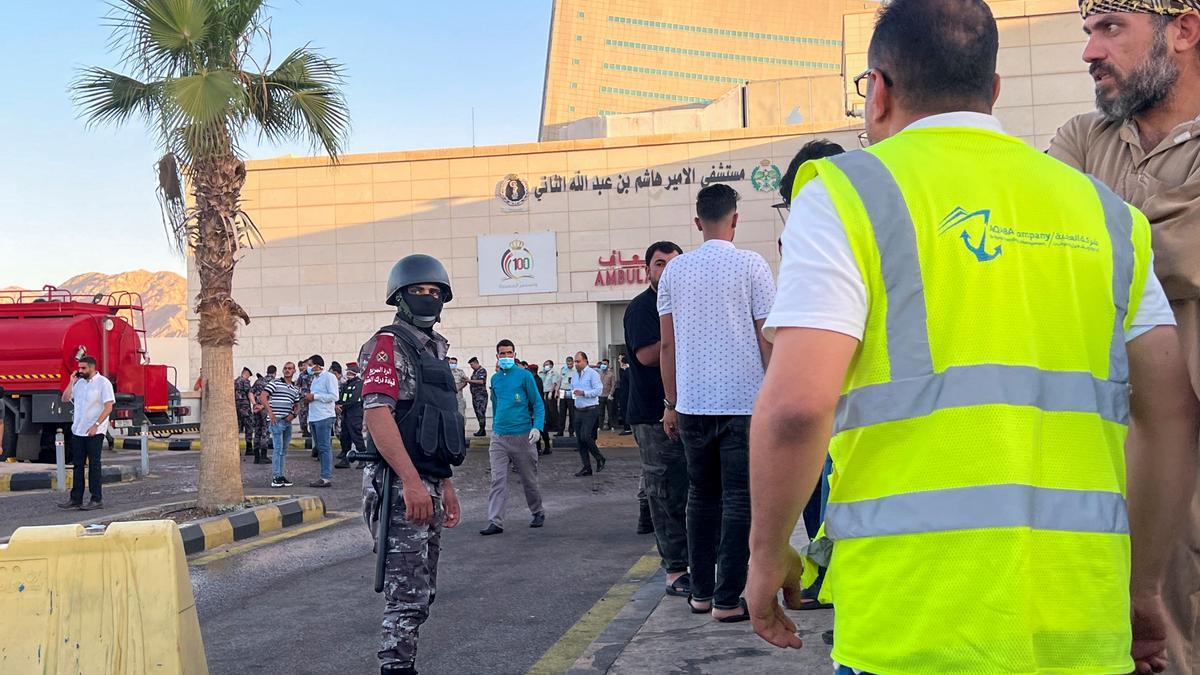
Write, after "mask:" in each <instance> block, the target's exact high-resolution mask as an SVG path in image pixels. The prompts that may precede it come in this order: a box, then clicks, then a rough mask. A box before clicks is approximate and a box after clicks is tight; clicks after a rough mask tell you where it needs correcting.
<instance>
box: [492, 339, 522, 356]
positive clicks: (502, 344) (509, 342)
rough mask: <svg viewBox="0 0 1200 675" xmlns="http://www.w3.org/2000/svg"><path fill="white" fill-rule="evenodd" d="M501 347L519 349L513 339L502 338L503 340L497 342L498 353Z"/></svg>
mask: <svg viewBox="0 0 1200 675" xmlns="http://www.w3.org/2000/svg"><path fill="white" fill-rule="evenodd" d="M501 347H512V348H513V351H514V352H515V351H517V346H516V345H514V344H513V341H512V340H501V341H499V342H497V343H496V353H497V354H499V353H500V348H501Z"/></svg>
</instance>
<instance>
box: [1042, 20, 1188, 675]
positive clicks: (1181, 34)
mask: <svg viewBox="0 0 1200 675" xmlns="http://www.w3.org/2000/svg"><path fill="white" fill-rule="evenodd" d="M1198 11H1200V0H1081V2H1080V12H1081V14H1082V15H1083V18H1084V25H1083V30H1084V32H1086V33H1087V34H1088V35H1089V39H1088V44H1087V47H1086V48H1085V49H1084V52H1083V59H1084V61H1087V62H1088V63H1089V64H1090V70H1089V72H1090V73H1091V74H1092V77H1093V79H1094V80H1095V82H1096V107H1097V108H1098V110H1097V111H1096V112H1093V113H1088V114H1086V115H1079V116H1077V117H1075V118H1073V119H1071V120H1070V121H1068V122H1067V123H1066V124H1065V125H1063V127H1062V128H1061V129H1059V130H1058V133H1057V134H1056V135H1055V137H1054V139H1053V140H1052V141H1051V142H1050V148H1049V153H1050V154H1051V155H1052V156H1054V157H1056V158H1058V159H1059V160H1062V161H1063V162H1066V163H1067V164H1070V165H1072V166H1074V167H1076V168H1078V169H1079V170H1080V171H1084V172H1086V173H1089V174H1092V175H1094V176H1095V177H1096V178H1098V179H1100V180H1101V181H1103V182H1104V183H1106V184H1107V185H1108V186H1109V187H1111V188H1112V189H1113V190H1114V191H1115V192H1116V193H1117V194H1119V195H1121V197H1123V198H1124V199H1125V200H1126V201H1128V202H1129V203H1131V204H1133V205H1134V206H1136V207H1138V208H1139V209H1140V210H1141V211H1142V212H1143V213H1145V214H1146V217H1147V218H1148V219H1149V220H1150V226H1151V229H1152V230H1153V237H1154V238H1153V246H1154V261H1155V264H1154V270H1155V273H1156V274H1157V275H1158V277H1159V279H1160V280H1161V281H1162V285H1163V289H1164V290H1165V291H1166V293H1167V297H1168V298H1169V299H1170V300H1171V308H1172V309H1173V310H1174V312H1175V318H1176V321H1177V322H1178V324H1179V335H1180V339H1181V340H1182V341H1183V348H1184V354H1185V356H1186V358H1187V364H1188V371H1189V375H1190V376H1191V381H1192V387H1193V389H1195V390H1196V391H1197V392H1200V14H1198ZM1188 516H1189V517H1188V519H1187V521H1186V523H1185V524H1184V526H1183V527H1181V528H1180V536H1179V537H1178V538H1177V540H1176V544H1175V546H1174V547H1173V548H1174V550H1172V551H1168V552H1166V555H1167V556H1168V568H1167V574H1166V577H1165V580H1164V585H1163V591H1162V595H1163V600H1164V603H1165V605H1166V608H1167V626H1166V631H1165V637H1166V639H1167V653H1168V659H1169V661H1170V671H1171V672H1174V673H1186V674H1188V675H1192V674H1200V654H1198V653H1197V650H1198V647H1200V645H1197V635H1196V634H1197V628H1198V625H1197V609H1198V608H1197V603H1200V554H1198V552H1200V498H1197V496H1196V495H1193V499H1192V504H1191V509H1190V513H1189V514H1188ZM1135 555H1138V552H1135Z"/></svg>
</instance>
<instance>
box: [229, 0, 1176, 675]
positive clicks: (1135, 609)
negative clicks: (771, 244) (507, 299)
mask: <svg viewBox="0 0 1200 675" xmlns="http://www.w3.org/2000/svg"><path fill="white" fill-rule="evenodd" d="M1080 12H1081V15H1082V18H1083V23H1082V28H1083V30H1084V31H1085V32H1086V33H1087V34H1088V35H1089V39H1088V44H1087V47H1086V49H1085V51H1084V53H1083V55H1082V56H1083V58H1084V60H1086V61H1087V62H1088V63H1089V64H1090V72H1091V74H1092V76H1093V79H1094V81H1095V86H1096V100H1097V107H1098V110H1097V111H1096V112H1095V113H1091V114H1086V115H1081V116H1078V117H1076V118H1074V119H1072V120H1070V121H1069V122H1067V124H1065V125H1064V126H1063V127H1062V128H1061V129H1060V130H1059V133H1058V134H1057V135H1056V136H1055V137H1054V140H1053V141H1052V142H1051V144H1050V148H1049V150H1048V152H1046V153H1043V152H1040V151H1038V150H1037V149H1034V148H1031V147H1030V146H1029V145H1027V144H1025V143H1023V142H1021V141H1020V140H1019V139H1017V138H1014V137H1013V136H1011V135H1009V134H1007V133H1006V132H1005V131H1004V129H1003V127H1002V125H1001V124H1000V122H999V120H997V119H996V117H994V116H993V115H992V108H993V105H994V103H995V101H996V98H997V96H998V95H999V91H1000V88H1001V86H1002V82H1001V81H1000V78H999V76H998V75H997V74H996V60H997V55H998V46H999V38H998V29H997V25H996V22H995V19H994V18H993V16H992V13H991V10H990V9H989V7H988V6H987V5H986V4H985V3H984V2H983V1H982V0H892V2H890V3H887V4H885V5H884V7H883V8H882V9H881V10H880V12H879V15H878V19H877V23H876V26H875V30H874V33H873V37H872V39H871V44H870V47H869V50H868V55H867V57H868V64H869V68H868V69H867V70H866V71H864V72H863V73H862V74H861V75H859V76H858V77H856V78H855V79H854V83H855V86H856V88H857V90H858V93H859V95H861V96H862V97H863V99H864V100H865V106H864V119H865V123H866V133H865V136H866V141H867V142H869V147H866V149H865V150H856V151H852V152H844V151H843V150H842V148H840V147H837V146H836V145H834V144H831V143H828V142H817V143H812V144H809V145H808V146H806V147H805V148H804V149H803V150H802V151H801V153H800V155H799V156H798V157H797V158H796V160H795V161H793V162H792V164H791V166H790V167H789V169H788V171H787V173H786V175H785V180H784V185H783V188H782V190H781V192H782V194H783V197H784V201H785V203H786V204H787V205H788V207H789V209H790V212H789V217H788V220H787V224H786V227H785V228H784V232H783V235H782V237H781V239H780V249H781V253H782V263H781V266H780V270H779V273H778V277H777V278H776V276H775V275H773V274H772V272H771V269H770V267H769V266H768V264H767V263H766V261H765V260H764V259H763V257H762V256H761V255H759V254H758V253H755V252H752V251H748V250H743V249H739V248H737V247H736V246H735V245H734V243H733V242H734V239H735V235H736V233H737V226H738V212H737V203H738V195H737V193H736V191H734V190H733V189H732V188H731V187H729V186H728V185H725V184H720V183H718V184H714V185H710V186H707V187H705V188H704V189H702V190H700V191H699V192H698V194H697V200H696V217H695V221H694V222H695V225H696V227H697V228H698V229H699V231H700V232H701V234H702V235H703V239H704V242H703V244H702V245H700V246H699V247H698V248H696V249H695V250H692V251H687V252H685V251H684V250H683V248H682V247H681V246H679V245H678V244H676V243H673V242H669V241H661V242H656V243H653V244H651V245H650V246H649V248H648V250H647V252H646V258H645V261H646V264H647V267H648V276H649V280H650V282H649V287H648V288H647V289H646V290H645V291H644V292H643V293H642V294H640V295H639V296H637V297H636V298H635V299H634V300H633V301H632V302H631V303H630V305H629V307H628V309H627V311H626V314H625V317H624V326H625V337H626V348H627V351H628V359H625V358H622V359H621V362H620V365H619V367H618V368H616V369H612V368H609V367H608V366H609V365H610V364H609V363H608V362H607V361H605V360H603V359H602V360H601V362H600V364H599V368H593V367H591V365H590V360H589V358H588V355H587V353H585V352H583V351H580V352H577V353H574V354H572V355H570V356H569V357H567V359H566V364H565V365H564V366H563V367H562V368H556V366H555V363H554V362H553V361H550V360H547V361H544V362H542V365H541V368H540V369H539V368H538V367H537V366H536V362H535V364H532V365H531V364H528V363H526V362H524V361H521V360H520V359H519V358H518V356H517V355H518V351H519V347H520V346H519V345H515V344H514V343H513V342H512V341H510V340H502V341H500V342H499V343H498V344H497V345H496V366H495V368H494V372H493V373H492V374H491V375H490V383H491V386H490V388H489V387H488V386H487V385H488V380H489V372H488V368H486V367H485V366H484V365H483V364H482V363H481V362H480V360H479V359H478V358H477V357H476V358H472V359H471V360H470V361H469V365H470V371H469V372H458V371H457V367H456V365H457V360H456V359H453V358H449V359H448V354H447V351H448V349H449V345H448V343H447V342H446V341H445V339H444V338H443V337H442V336H440V335H439V334H438V333H437V332H436V331H434V326H435V325H436V323H437V322H438V321H439V320H440V314H441V310H442V307H443V305H444V304H445V303H447V302H450V301H451V300H452V298H453V292H452V289H451V284H450V279H449V276H448V275H447V274H446V271H445V268H444V267H443V266H442V265H441V263H440V262H438V261H437V260H435V259H433V258H430V257H429V256H424V255H414V256H409V257H407V258H405V259H403V260H401V261H400V262H398V263H397V264H396V266H395V267H394V268H393V270H392V273H391V275H390V277H389V280H388V287H387V297H386V299H385V301H386V302H387V303H388V304H389V305H392V306H394V307H396V309H397V314H396V319H395V321H394V325H392V326H389V327H388V328H385V329H384V330H382V331H380V332H379V333H377V334H376V335H375V336H374V337H372V338H371V340H370V341H368V342H367V344H365V345H364V346H363V349H362V351H361V352H360V354H359V357H358V359H357V362H358V365H361V366H362V367H363V369H364V371H363V381H362V383H361V384H360V385H359V386H360V391H359V392H358V393H357V394H356V396H357V397H358V399H359V402H358V405H359V406H361V407H362V408H365V420H366V426H367V428H368V431H369V434H370V440H371V445H373V446H375V447H376V448H377V450H378V455H379V461H375V462H370V463H368V464H367V466H366V471H365V477H364V517H365V519H366V521H367V523H368V525H369V526H371V527H372V532H373V533H374V532H376V530H375V529H374V528H375V526H376V525H378V524H379V521H380V520H381V519H386V521H387V522H386V523H385V524H387V525H388V527H389V528H390V529H386V541H384V540H378V541H377V542H376V543H377V546H379V547H380V552H381V555H383V556H385V557H386V561H387V568H386V569H387V573H386V579H385V581H384V583H383V584H382V589H383V592H384V593H385V595H386V597H387V600H388V603H387V613H386V615H385V619H384V623H383V629H384V630H383V633H384V639H383V645H382V647H381V649H380V651H379V658H380V661H381V672H382V673H393V674H394V673H405V674H407V673H415V672H416V667H415V661H416V645H417V633H418V630H419V628H420V626H421V624H422V623H424V621H425V619H426V618H427V617H428V611H429V604H430V602H431V601H432V598H433V595H434V591H435V579H436V570H437V561H438V556H439V555H440V535H441V531H442V528H443V527H454V526H455V525H457V523H458V522H459V520H460V518H461V512H460V508H459V503H458V498H457V495H456V493H455V489H454V485H453V483H452V480H451V477H452V474H453V470H452V468H453V467H454V466H457V465H459V464H461V462H462V461H463V458H464V453H463V450H464V448H465V445H466V439H465V438H464V436H465V424H464V421H463V419H464V413H465V402H464V400H463V397H462V393H463V392H464V391H465V390H467V389H468V388H469V390H470V394H471V399H472V400H471V403H472V408H473V411H474V413H475V416H476V419H477V422H478V426H479V429H478V431H477V432H476V435H479V436H483V435H486V433H487V432H486V426H485V425H486V421H487V420H486V411H487V407H488V404H489V402H490V404H491V407H492V410H493V413H494V416H493V429H492V435H491V445H490V450H489V454H490V459H491V472H492V476H491V478H492V489H491V494H490V500H489V513H488V518H489V524H488V527H487V528H486V529H485V530H483V531H482V532H481V534H483V535H495V534H500V533H502V532H503V531H504V511H505V508H504V507H505V499H506V496H507V479H508V474H509V473H510V472H512V471H513V470H515V473H516V474H517V475H518V478H519V479H520V480H521V482H522V484H523V488H524V492H525V497H526V503H527V506H528V508H529V511H530V515H531V518H532V519H531V521H530V527H535V528H537V527H541V526H542V525H543V523H544V522H545V518H546V514H545V511H544V509H543V507H542V501H541V495H540V491H539V489H538V485H537V475H536V466H537V461H538V460H537V453H538V452H549V451H550V449H551V448H550V445H551V444H550V443H547V440H548V439H547V437H548V436H550V434H551V433H553V434H554V435H556V436H562V435H564V434H571V435H573V436H575V438H576V439H577V442H578V449H579V453H580V460H581V464H582V466H581V468H580V470H579V472H578V473H577V474H576V475H577V476H588V475H590V474H592V473H593V471H601V470H603V468H604V466H605V461H606V459H605V456H604V455H603V453H601V452H600V451H599V449H598V448H597V446H596V438H597V429H598V428H601V427H604V428H621V429H622V431H625V430H630V431H632V433H633V435H634V436H635V439H636V441H637V444H638V447H639V449H640V453H641V459H642V465H643V476H642V492H643V494H644V497H645V500H646V509H645V511H646V515H647V520H648V521H649V522H648V523H647V524H648V525H651V526H652V528H653V531H654V534H655V538H656V541H657V545H658V551H659V553H660V555H661V558H662V560H661V564H662V566H663V568H664V569H665V571H666V573H667V576H666V586H665V589H664V592H665V593H666V594H668V595H671V596H680V597H685V598H687V600H686V604H687V608H686V610H685V609H683V603H680V607H681V611H690V612H693V613H698V614H699V613H703V614H708V615H710V616H711V617H712V618H713V619H714V620H715V621H719V622H723V623H730V622H739V621H747V620H749V621H751V622H752V625H753V628H754V630H755V631H756V632H757V633H758V634H759V635H761V636H762V637H763V638H764V639H766V640H767V641H769V642H770V643H772V644H774V645H776V646H779V647H792V648H796V647H800V646H801V644H802V642H801V640H800V637H799V636H798V635H797V634H796V627H795V625H794V623H793V622H792V620H791V619H790V618H789V616H788V615H787V614H786V613H785V612H784V611H783V608H784V607H787V608H790V609H824V608H830V607H832V608H833V611H834V612H835V615H834V616H835V619H834V625H835V630H834V636H833V637H834V643H833V644H834V649H833V656H834V659H835V660H836V662H837V664H835V668H837V669H838V672H839V673H893V672H914V673H915V672H954V673H957V672H964V673H965V672H989V673H990V672H1004V673H1036V672H1089V673H1091V672H1094V673H1127V672H1138V673H1149V672H1162V671H1164V670H1165V669H1167V668H1170V669H1171V672H1177V673H1193V672H1200V670H1198V669H1200V663H1198V661H1197V657H1196V648H1195V646H1194V643H1195V639H1196V635H1195V633H1196V626H1197V617H1196V610H1197V608H1196V606H1195V603H1194V598H1195V597H1197V596H1198V595H1200V562H1198V561H1200V558H1198V557H1197V550H1198V549H1200V545H1198V540H1200V506H1197V501H1196V499H1195V479H1196V466H1197V461H1196V450H1197V440H1198V436H1200V402H1198V401H1197V397H1196V391H1197V390H1200V261H1198V260H1197V258H1196V256H1197V254H1198V253H1197V252H1200V242H1197V241H1196V235H1195V234H1194V233H1195V231H1196V228H1195V222H1196V220H1197V218H1200V159H1198V158H1200V0H1080ZM918 35H919V36H922V39H919V40H917V39H914V36H918ZM864 145H866V143H864ZM1084 172H1086V173H1084ZM777 284H778V292H777ZM1177 326H1178V328H1177ZM1181 340H1182V342H1181ZM626 360H627V361H628V363H626V362H625V361H626ZM306 361H307V364H303V363H302V365H301V367H302V368H303V369H304V373H305V374H306V375H307V376H308V377H309V378H310V379H304V380H302V381H300V382H296V383H293V382H292V378H293V376H294V374H295V367H294V366H293V365H292V364H290V363H289V364H286V365H285V366H284V373H283V376H282V377H279V378H276V379H267V378H260V381H259V382H253V383H251V382H250V379H249V378H250V374H249V372H245V373H243V376H242V377H243V379H244V380H245V382H246V383H247V384H242V383H239V384H238V387H239V391H241V392H246V393H244V394H242V396H243V399H244V400H247V401H248V403H246V404H244V409H245V411H246V415H245V416H246V419H247V420H249V421H248V422H247V423H246V424H247V426H248V427H252V430H251V431H249V432H248V433H250V434H251V437H252V438H253V439H254V443H253V445H254V447H255V448H256V449H257V448H259V447H260V445H261V444H262V438H263V433H262V431H261V430H262V428H264V427H266V428H268V429H269V430H270V432H271V434H272V436H273V438H274V441H275V443H274V445H275V448H276V450H275V456H274V458H273V461H276V462H278V466H277V467H276V470H275V471H274V474H275V477H276V478H278V479H281V480H282V482H283V484H290V483H288V482H287V480H286V478H285V477H284V476H283V464H282V456H281V455H280V452H281V451H280V449H279V448H280V447H283V448H284V449H286V446H287V442H288V435H289V434H290V430H291V422H292V420H293V419H295V418H296V417H297V416H300V418H301V419H302V420H303V419H304V417H303V415H305V414H307V416H308V418H307V420H308V421H307V423H302V429H303V430H305V431H311V433H312V434H313V435H314V439H316V437H317V436H326V437H328V436H329V435H330V433H331V432H330V429H331V426H332V425H333V424H335V423H334V422H332V421H331V419H332V418H333V417H335V416H336V413H337V409H336V408H334V409H333V410H330V407H327V406H329V404H331V403H336V401H337V400H339V399H336V398H331V397H332V396H333V395H332V394H330V392H331V391H335V389H334V387H333V385H332V382H333V381H332V380H331V379H330V376H329V374H328V373H326V372H325V371H324V363H323V361H322V360H321V359H320V357H318V356H314V357H312V358H310V359H307V360H306ZM447 364H452V365H453V367H452V366H450V365H447ZM347 370H348V371H349V370H350V369H349V368H347ZM614 371H616V372H614ZM347 375H348V376H349V372H348V373H347ZM268 376H273V373H272V372H268ZM341 391H342V392H343V393H342V394H340V395H342V396H344V391H345V385H344V384H343V385H342V388H341ZM489 392H490V393H489ZM345 410H346V408H345V406H343V410H342V416H343V422H342V426H343V430H344V429H345V427H346V426H352V425H349V424H347V422H346V412H345ZM412 410H421V411H423V412H422V414H421V415H412V414H409V412H410V411H412ZM263 413H265V414H266V416H265V418H264V417H263V416H262V415H263ZM614 413H615V414H614ZM255 415H258V416H259V417H258V418H255V417H254V416H255ZM359 415H364V413H359ZM264 419H265V421H266V422H269V425H268V424H266V423H264ZM256 420H257V421H256ZM308 427H312V429H311V430H309V429H308ZM353 434H354V435H355V436H356V437H357V438H358V439H359V440H361V434H360V433H359V432H357V431H355V432H353ZM327 442H328V438H326V440H325V442H324V445H322V444H320V443H314V444H315V445H317V446H318V450H317V453H318V455H320V453H322V452H326V451H325V450H323V449H322V448H325V447H328V445H327ZM343 447H345V444H343ZM262 459H263V456H262V453H261V452H259V453H258V454H256V461H261V460H262ZM593 462H594V465H595V468H594V469H593ZM325 466H326V463H325V462H324V461H323V462H322V473H321V475H320V477H319V479H318V480H317V481H316V482H314V483H313V484H314V485H317V486H323V485H328V480H329V476H328V475H327V474H328V472H327V471H325ZM393 478H394V479H395V480H397V481H398V482H399V486H400V488H401V489H400V490H399V491H390V485H391V481H392V479H393ZM387 495H391V496H390V499H391V502H390V503H383V501H382V500H383V498H384V497H385V496H387ZM801 521H803V522H804V528H805V530H807V532H808V534H809V538H810V539H811V543H810V544H809V545H807V546H805V547H803V548H801V549H796V548H793V546H792V545H791V543H790V542H791V541H792V539H793V536H794V534H795V532H796V528H797V524H798V523H799V522H801ZM380 536H384V535H380ZM781 592H782V603H781V602H780V593H781Z"/></svg>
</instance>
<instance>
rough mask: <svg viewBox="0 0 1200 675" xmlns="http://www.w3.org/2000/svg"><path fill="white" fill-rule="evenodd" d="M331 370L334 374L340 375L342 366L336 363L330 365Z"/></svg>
mask: <svg viewBox="0 0 1200 675" xmlns="http://www.w3.org/2000/svg"><path fill="white" fill-rule="evenodd" d="M329 370H330V372H333V373H340V372H342V364H340V363H338V362H337V361H334V362H333V363H331V364H329Z"/></svg>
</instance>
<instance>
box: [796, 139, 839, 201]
mask: <svg viewBox="0 0 1200 675" xmlns="http://www.w3.org/2000/svg"><path fill="white" fill-rule="evenodd" d="M844 152H846V149H845V148H843V147H842V146H840V145H838V144H837V143H834V142H833V141H831V140H829V139H828V138H818V139H817V140H815V141H809V142H807V143H805V144H804V147H802V148H800V152H797V153H796V156H795V157H793V158H792V161H791V162H789V163H788V168H787V171H785V172H783V178H782V179H780V181H779V196H780V197H783V203H784V204H787V205H788V206H791V205H792V186H793V185H794V184H795V182H796V172H797V171H799V170H800V165H801V164H804V163H805V162H808V161H811V160H814V159H824V158H826V157H833V156H835V155H840V154H842V153H844Z"/></svg>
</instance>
